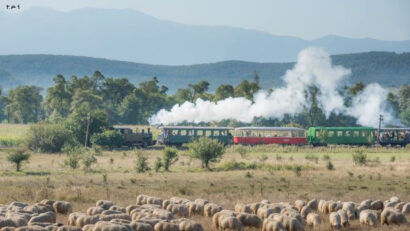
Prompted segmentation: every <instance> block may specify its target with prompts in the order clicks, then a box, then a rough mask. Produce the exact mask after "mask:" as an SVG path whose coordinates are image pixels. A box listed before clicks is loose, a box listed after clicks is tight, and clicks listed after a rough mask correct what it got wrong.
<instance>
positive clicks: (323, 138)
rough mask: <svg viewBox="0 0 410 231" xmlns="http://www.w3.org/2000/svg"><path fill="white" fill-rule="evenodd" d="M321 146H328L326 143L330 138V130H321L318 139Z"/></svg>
mask: <svg viewBox="0 0 410 231" xmlns="http://www.w3.org/2000/svg"><path fill="white" fill-rule="evenodd" d="M317 138H318V139H319V141H320V143H321V144H327V143H326V141H327V140H328V138H329V131H328V130H324V129H323V130H320V132H319V136H318V137H317Z"/></svg>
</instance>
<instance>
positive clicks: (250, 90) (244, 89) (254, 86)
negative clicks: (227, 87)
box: [234, 72, 260, 101]
mask: <svg viewBox="0 0 410 231" xmlns="http://www.w3.org/2000/svg"><path fill="white" fill-rule="evenodd" d="M259 90H260V86H259V76H258V73H256V72H255V76H254V79H253V82H249V81H248V80H242V82H241V83H240V84H239V85H238V86H236V88H235V91H234V92H235V96H236V97H245V98H247V99H249V100H252V101H253V95H254V94H255V93H256V92H258V91H259Z"/></svg>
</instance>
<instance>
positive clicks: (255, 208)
mask: <svg viewBox="0 0 410 231" xmlns="http://www.w3.org/2000/svg"><path fill="white" fill-rule="evenodd" d="M249 207H250V208H251V213H252V214H257V213H258V209H259V207H261V203H258V202H256V203H252V204H250V205H249Z"/></svg>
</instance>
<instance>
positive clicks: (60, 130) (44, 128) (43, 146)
mask: <svg viewBox="0 0 410 231" xmlns="http://www.w3.org/2000/svg"><path fill="white" fill-rule="evenodd" d="M73 143H74V140H73V139H72V133H71V131H69V130H67V129H65V128H64V126H62V125H60V124H46V123H40V124H34V125H31V126H30V129H29V130H28V132H27V134H26V137H25V139H24V144H25V145H26V147H27V148H28V149H29V150H32V151H35V152H46V153H55V152H61V150H62V148H63V146H64V145H71V144H73Z"/></svg>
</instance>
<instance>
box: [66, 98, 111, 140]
mask: <svg viewBox="0 0 410 231" xmlns="http://www.w3.org/2000/svg"><path fill="white" fill-rule="evenodd" d="M88 115H90V116H89V132H88V135H89V137H92V135H93V134H95V133H101V132H103V131H104V130H106V129H108V128H109V123H108V116H107V113H106V112H105V111H104V110H100V109H97V110H90V109H89V108H88V107H86V106H84V105H82V106H80V107H79V108H76V109H75V110H74V111H73V113H71V114H70V116H69V117H68V119H67V122H66V128H67V129H69V130H70V131H72V133H73V136H74V137H75V140H76V141H77V142H78V143H80V144H83V143H84V142H85V138H86V137H85V136H86V132H87V131H86V130H87V124H88ZM89 137H88V138H89ZM90 144H91V142H90V139H88V144H87V145H90Z"/></svg>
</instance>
